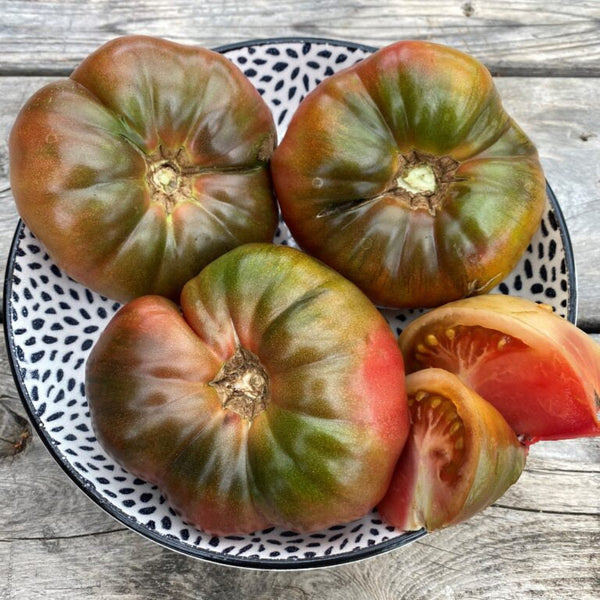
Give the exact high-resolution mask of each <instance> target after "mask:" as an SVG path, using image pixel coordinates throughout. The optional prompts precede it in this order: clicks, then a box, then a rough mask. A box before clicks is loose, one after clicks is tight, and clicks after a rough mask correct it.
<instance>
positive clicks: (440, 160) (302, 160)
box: [272, 41, 546, 308]
mask: <svg viewBox="0 0 600 600" xmlns="http://www.w3.org/2000/svg"><path fill="white" fill-rule="evenodd" d="M272 175H273V182H274V186H275V191H276V195H277V197H278V200H279V204H280V207H281V211H282V214H283V217H284V219H285V221H286V223H287V225H288V226H289V229H290V231H291V233H292V235H293V236H294V238H295V240H296V241H297V242H298V244H299V245H300V246H301V247H302V248H304V249H305V250H306V251H307V252H309V253H311V254H313V255H314V256H316V257H318V258H319V259H321V260H323V261H324V262H325V263H327V264H329V265H330V266H332V267H334V268H335V269H336V270H338V271H339V272H340V273H342V274H343V275H344V276H346V277H347V278H348V279H350V280H351V281H353V282H354V283H356V284H357V285H358V286H359V287H360V288H361V289H362V290H363V291H364V292H365V293H366V294H367V295H368V296H369V297H370V298H371V299H372V300H373V301H374V302H375V303H376V304H379V305H381V306H388V307H404V308H406V307H419V306H436V305H439V304H442V303H443V302H445V301H449V300H453V299H457V298H462V297H464V296H467V295H470V294H475V293H482V292H485V291H488V290H490V289H491V288H492V287H493V286H494V285H496V284H497V283H499V282H500V281H501V280H502V279H503V278H504V277H505V276H506V275H507V274H508V273H509V272H510V271H511V270H512V269H513V267H514V266H515V265H516V263H517V262H518V260H519V258H520V257H521V255H522V253H523V252H524V251H525V249H526V248H527V245H528V244H529V242H530V240H531V238H532V236H533V234H534V233H535V231H536V230H537V228H538V227H539V224H540V220H541V216H542V213H543V210H544V206H545V202H546V195H545V180H544V175H543V172H542V169H541V166H540V162H539V159H538V155H537V151H536V149H535V147H534V145H533V144H532V142H531V141H530V140H529V139H528V138H527V136H526V135H525V134H524V133H523V131H522V130H521V129H520V128H519V126H518V125H517V124H516V123H515V122H514V120H512V119H511V118H510V117H509V116H508V115H507V113H506V112H505V111H504V109H503V107H502V105H501V101H500V97H499V95H498V92H497V91H496V88H495V86H494V83H493V81H492V77H491V75H490V73H489V72H488V71H487V69H486V68H485V67H484V66H483V65H481V64H480V63H479V62H477V61H476V60H475V59H474V58H471V57H470V56H467V55H465V54H463V53H461V52H458V51H457V50H453V49H451V48H447V47H445V46H441V45H437V44H431V43H426V42H416V41H414V42H398V43H396V44H393V45H391V46H388V47H386V48H384V49H382V50H379V51H377V52H375V53H374V54H373V55H371V56H369V57H368V58H366V59H365V60H363V61H362V62H360V63H357V64H356V65H354V66H352V67H349V68H348V69H346V70H343V71H341V72H338V73H336V74H334V75H332V76H331V77H329V78H327V79H325V80H324V81H322V82H321V83H320V84H319V85H318V86H317V88H316V89H314V90H313V91H312V92H311V93H310V94H309V95H308V96H307V97H306V98H305V99H304V100H303V101H302V102H301V104H300V106H299V107H298V110H297V111H296V113H295V114H294V116H293V118H292V120H291V122H290V125H289V127H288V129H287V131H286V134H285V136H284V137H283V139H282V141H281V143H280V145H279V147H278V148H277V149H276V150H275V153H274V155H273V159H272Z"/></svg>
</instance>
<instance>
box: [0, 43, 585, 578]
mask: <svg viewBox="0 0 600 600" xmlns="http://www.w3.org/2000/svg"><path fill="white" fill-rule="evenodd" d="M287 43H311V44H322V45H335V46H342V47H346V48H351V49H355V50H365V51H368V52H374V51H376V50H377V49H378V48H377V47H374V46H369V45H366V44H361V43H358V42H352V41H345V40H338V39H330V38H321V37H310V36H298V37H274V38H262V39H254V40H247V41H239V42H234V43H230V44H224V45H220V46H217V47H215V48H213V50H214V51H216V52H219V53H222V54H223V53H226V52H230V51H234V50H240V49H243V48H247V47H250V46H261V45H278V44H287ZM546 194H547V197H548V200H549V202H550V206H551V208H552V210H553V212H554V215H555V217H556V220H557V224H558V228H559V234H560V236H561V240H562V243H563V248H564V252H565V261H566V268H567V278H568V285H569V299H568V306H567V319H568V320H569V321H571V322H572V323H576V319H577V278H576V273H575V260H574V256H573V247H572V244H571V239H570V235H569V232H568V229H567V226H566V221H565V218H564V215H563V213H562V210H561V208H560V205H559V203H558V200H557V198H556V196H555V194H554V192H553V190H552V188H551V187H550V185H549V183H548V181H546ZM25 226H26V225H25V223H24V221H23V220H22V219H21V218H19V219H18V222H17V226H16V229H15V233H14V235H13V239H12V242H11V245H10V250H9V253H8V258H7V262H6V267H5V274H4V284H3V299H2V309H3V320H4V323H3V324H4V340H5V344H6V348H7V358H8V363H9V366H10V370H11V374H12V377H13V380H14V382H15V384H16V388H17V392H18V395H19V398H20V400H21V403H22V405H23V406H24V408H25V411H26V412H27V415H28V417H29V420H30V422H31V423H32V425H33V427H34V429H35V430H36V433H37V435H38V436H39V437H40V439H41V440H42V442H43V444H44V446H45V448H46V450H47V451H48V452H49V454H50V456H51V457H52V458H53V459H54V461H55V462H56V463H58V465H59V466H60V467H61V468H62V469H63V471H64V472H65V473H66V474H67V475H68V476H69V478H70V479H71V481H72V482H74V483H75V484H76V486H77V487H78V488H79V489H80V490H81V491H82V492H83V493H84V494H85V495H86V496H87V497H88V498H89V499H90V500H91V501H93V502H94V504H95V505H96V506H98V507H100V508H101V509H102V510H103V511H104V512H105V513H107V514H108V515H109V516H111V517H112V518H113V519H115V520H116V521H117V522H119V523H120V524H122V525H124V526H126V527H127V528H128V529H130V530H131V531H134V532H135V533H137V534H138V535H140V536H141V537H143V538H145V539H147V540H150V541H152V542H154V543H156V544H158V545H160V546H162V547H166V548H168V549H170V550H174V551H176V552H178V553H180V554H184V555H187V556H190V557H191V558H195V559H201V560H205V561H208V562H211V563H216V564H220V565H224V566H228V567H238V568H243V569H252V570H264V571H281V570H305V569H315V568H324V567H331V566H336V565H341V564H348V563H353V562H357V561H360V560H364V559H367V558H370V557H373V556H376V555H379V554H383V553H386V552H389V551H391V550H394V549H396V548H399V547H402V546H404V545H406V544H409V543H411V542H413V541H415V540H417V539H419V538H421V537H423V536H425V535H426V533H427V532H426V531H425V529H420V530H417V531H412V532H404V533H403V534H401V535H399V536H397V537H394V538H390V539H388V540H386V541H383V542H380V543H379V544H374V545H372V546H367V547H365V548H361V549H358V550H352V551H348V552H342V553H339V554H335V555H330V556H316V557H308V558H252V557H239V556H236V555H227V554H222V553H217V552H211V551H209V550H206V549H203V548H199V547H193V546H192V545H189V544H185V543H184V542H182V541H180V540H178V539H177V538H174V537H170V536H168V535H167V536H165V535H163V534H159V533H158V532H157V531H156V530H152V529H149V528H147V527H146V526H144V525H143V524H141V523H139V522H138V521H137V520H135V519H134V518H133V517H132V516H130V515H127V514H126V513H124V512H123V511H121V510H120V509H119V508H118V507H117V506H115V505H113V504H110V503H109V502H108V501H107V499H106V498H105V497H104V496H102V495H101V494H100V493H99V492H98V491H97V488H96V486H95V485H93V483H91V482H89V481H88V480H87V479H85V478H84V477H83V476H82V475H81V474H80V473H79V472H78V471H76V470H75V468H74V467H73V466H72V465H71V463H70V462H69V461H68V460H67V459H66V457H65V456H64V455H63V454H62V453H60V452H59V451H58V449H57V446H56V443H55V441H54V439H53V438H52V436H51V435H50V433H49V432H48V430H47V429H46V427H45V426H44V424H43V423H42V421H41V419H40V418H39V416H38V415H37V414H36V412H35V410H34V407H33V403H32V400H31V397H30V394H29V391H28V389H27V387H26V385H25V382H24V380H23V378H22V376H21V373H20V372H19V368H18V364H17V363H18V361H17V352H16V344H15V340H14V332H13V326H12V320H11V318H10V312H11V298H12V288H13V278H14V266H15V262H16V258H17V251H18V248H19V241H20V239H21V235H22V233H23V231H24V228H25Z"/></svg>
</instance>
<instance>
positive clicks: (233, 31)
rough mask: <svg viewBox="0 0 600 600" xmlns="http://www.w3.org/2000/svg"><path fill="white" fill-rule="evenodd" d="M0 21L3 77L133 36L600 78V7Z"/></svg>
mask: <svg viewBox="0 0 600 600" xmlns="http://www.w3.org/2000/svg"><path fill="white" fill-rule="evenodd" d="M0 14H2V21H1V23H0V74H16V73H21V74H37V75H41V74H49V73H67V72H69V71H70V70H71V69H73V67H74V66H75V65H76V64H78V63H79V62H80V61H81V59H82V58H83V57H84V56H85V55H87V54H88V53H89V52H90V51H92V50H93V49H95V48H96V47H97V46H99V45H100V44H102V43H103V42H105V41H107V40H108V39H110V38H112V37H114V36H116V35H124V34H132V33H143V34H149V35H158V36H164V37H168V38H170V39H173V40H175V41H179V42H182V43H195V44H201V45H204V46H207V47H215V46H219V45H222V44H227V43H230V42H232V41H242V40H249V39H257V38H268V37H281V36H301V37H306V36H310V37H328V38H336V39H346V40H352V41H355V42H360V43H364V44H369V45H373V46H383V45H386V44H389V43H391V42H393V41H396V40H399V39H426V40H430V41H436V42H441V43H445V44H450V45H452V46H455V47H457V48H460V49H463V50H466V51H468V52H470V53H472V54H473V55H474V56H476V57H478V58H479V59H480V60H482V61H483V62H485V63H486V64H487V65H488V66H489V67H490V68H491V69H492V70H493V71H494V72H495V73H499V74H505V75H515V74H526V75H527V76H532V75H549V74H551V75H552V76H590V75H596V76H598V75H599V74H600V60H599V59H600V36H599V35H598V31H599V26H598V22H599V19H600V6H599V5H598V3H597V2H583V1H575V2H568V3H565V2H562V1H560V0H552V1H547V2H539V1H536V0H510V1H506V2H496V1H495V0H443V1H441V0H432V1H431V2H422V1H418V0H406V1H403V2H387V3H373V2H367V1H365V0H357V1H355V2H339V1H330V0H327V1H319V2H316V1H314V0H281V1H279V2H277V4H276V8H275V5H274V4H273V3H272V2H270V1H269V0H254V1H253V2H251V3H243V7H242V4H241V3H239V2H236V1H234V0H223V1H220V2H195V3H190V2H185V1H183V0H171V1H169V2H167V1H165V0H138V1H136V0H123V1H120V2H115V1H110V0H89V1H88V2H79V1H78V0H63V1H60V2H57V1H50V0H41V1H37V2H31V1H27V0H2V1H0Z"/></svg>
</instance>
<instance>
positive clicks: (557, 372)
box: [399, 294, 600, 442]
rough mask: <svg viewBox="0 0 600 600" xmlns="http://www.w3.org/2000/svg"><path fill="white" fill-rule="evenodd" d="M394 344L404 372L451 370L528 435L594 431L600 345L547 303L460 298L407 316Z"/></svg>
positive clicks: (599, 430)
mask: <svg viewBox="0 0 600 600" xmlns="http://www.w3.org/2000/svg"><path fill="white" fill-rule="evenodd" d="M399 344H400V348H401V350H402V353H403V355H404V358H405V361H406V369H407V371H408V372H413V371H417V370H420V369H423V368H424V367H439V368H443V369H446V370H448V371H452V372H453V373H456V374H457V375H458V376H459V377H460V378H461V379H462V380H463V381H464V382H465V383H466V384H467V385H468V386H469V387H471V388H472V389H473V390H475V391H476V392H478V393H479V394H480V395H481V396H483V397H484V398H485V399H486V400H488V401H489V402H491V403H492V404H493V405H494V406H495V407H496V408H497V409H498V410H499V411H500V412H501V413H502V414H503V415H504V417H505V418H506V420H507V421H508V422H509V423H510V425H511V426H512V427H513V429H514V430H515V431H516V432H517V433H518V434H519V435H521V436H523V437H524V438H525V439H527V440H528V441H530V442H533V441H536V440H543V439H545V440H549V439H563V438H573V437H579V436H593V435H600V419H599V417H598V410H599V409H600V401H599V399H600V347H599V346H598V345H597V344H596V343H595V342H594V341H593V340H592V339H591V338H590V337H589V336H588V335H586V334H585V333H584V332H583V331H581V330H580V329H578V328H577V327H576V326H575V325H573V324H572V323H570V322H569V321H567V320H565V319H563V318H561V317H560V316H558V315H556V314H555V313H553V312H552V310H551V309H550V308H549V307H545V306H542V305H539V304H536V303H535V302H532V301H530V300H525V299H523V298H516V297H512V296H505V295H501V294H489V295H483V296H477V297H473V298H466V299H464V300H458V301H456V302H451V303H448V304H446V305H444V306H441V307H438V308H435V309H433V310H431V311H430V312H428V313H426V314H424V315H422V316H421V317H419V318H418V319H416V320H415V321H413V322H412V323H411V324H410V325H409V326H408V327H406V329H405V330H404V331H403V332H402V334H401V335H400V338H399Z"/></svg>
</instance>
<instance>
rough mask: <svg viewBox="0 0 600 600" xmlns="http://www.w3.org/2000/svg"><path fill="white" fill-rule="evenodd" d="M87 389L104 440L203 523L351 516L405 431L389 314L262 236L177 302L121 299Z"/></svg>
mask: <svg viewBox="0 0 600 600" xmlns="http://www.w3.org/2000/svg"><path fill="white" fill-rule="evenodd" d="M86 393H87V396H88V399H89V406H90V412H91V418H92V422H93V425H94V429H95V432H96V435H97V437H98V439H99V441H100V442H101V443H102V445H103V447H104V448H105V449H106V451H107V452H108V453H109V454H110V455H112V456H113V457H114V458H115V459H116V460H117V461H118V462H120V463H121V464H122V465H123V466H124V467H125V468H126V469H128V470H129V471H130V472H132V473H134V474H136V475H138V476H139V477H142V478H144V479H146V480H147V481H150V482H152V483H155V484H156V485H158V487H159V488H160V489H161V490H162V491H163V492H164V493H165V494H166V496H167V498H168V500H169V502H170V504H171V505H172V506H173V507H174V508H175V509H176V510H177V511H179V512H180V513H181V515H182V516H183V518H184V519H185V520H187V521H189V522H190V523H193V524H195V525H196V526H198V527H200V528H201V529H204V530H206V531H209V532H211V533H215V534H227V533H244V532H246V533H247V532H251V531H254V530H257V529H260V528H263V527H266V526H267V525H279V526H281V527H285V528H288V529H292V530H296V531H312V530H317V529H321V528H325V527H328V526H330V525H334V524H337V523H341V522H346V521H350V520H352V519H355V518H359V517H361V516H363V515H364V514H365V513H367V512H368V511H369V510H371V509H372V508H373V507H374V506H375V505H376V504H377V502H379V500H381V498H382V497H383V495H384V494H385V492H386V490H387V487H388V485H389V482H390V478H391V475H392V471H393V469H394V465H395V463H396V460H397V458H398V456H399V454H400V451H401V450H402V447H403V445H404V442H405V440H406V437H407V434H408V409H407V402H406V393H405V388H404V367H403V363H402V355H401V353H400V350H399V348H398V345H397V342H396V339H395V336H394V334H393V332H392V331H391V329H390V328H389V326H388V324H387V322H386V320H385V319H384V318H383V316H382V315H381V314H380V313H379V311H378V310H377V309H376V308H375V307H374V306H373V304H372V303H371V302H370V301H369V300H368V298H367V297H366V296H364V294H363V293H362V292H360V290H359V289H358V288H356V287H355V286H354V285H353V284H351V283H350V282H348V281H347V280H346V279H344V278H343V277H341V276H340V275H339V274H338V273H336V272H335V271H333V270H332V269H330V268H328V267H326V266H325V265H322V264H321V263H319V262H318V261H316V260H314V259H313V258H311V257H309V256H308V255H306V254H305V253H302V252H300V251H298V250H294V249H292V248H289V247H285V246H275V245H271V244H249V245H246V246H243V247H240V248H237V249H235V250H232V251H230V252H229V253H227V254H225V255H224V256H222V257H220V258H218V259H217V260H215V261H214V262H212V263H211V264H210V265H209V266H208V267H206V268H205V269H203V270H202V271H201V273H200V274H199V275H198V276H197V277H195V278H194V279H192V280H191V281H190V282H189V283H187V284H186V285H185V287H184V289H183V292H182V296H181V310H180V308H179V307H178V306H177V305H175V304H174V303H173V302H171V301H170V300H168V299H165V298H162V297H159V296H144V297H142V298H138V299H136V300H133V301H132V302H129V303H128V304H126V305H125V306H124V307H122V308H121V309H120V311H119V312H118V313H117V314H116V316H115V317H114V318H113V320H112V321H111V322H110V323H109V325H108V326H107V328H106V329H105V330H104V331H103V333H102V334H101V336H100V338H99V340H98V342H97V344H96V345H95V347H94V348H93V350H92V352H91V354H90V357H89V359H88V362H87V371H86Z"/></svg>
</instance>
